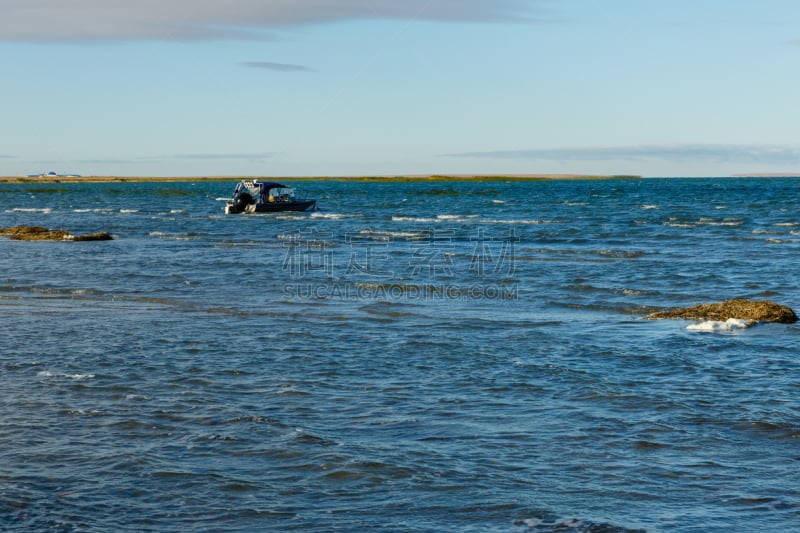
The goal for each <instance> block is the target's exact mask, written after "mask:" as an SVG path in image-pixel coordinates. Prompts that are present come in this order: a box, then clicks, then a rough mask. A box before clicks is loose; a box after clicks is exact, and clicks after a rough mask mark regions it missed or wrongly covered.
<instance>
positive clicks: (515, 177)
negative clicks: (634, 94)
mask: <svg viewBox="0 0 800 533" xmlns="http://www.w3.org/2000/svg"><path fill="white" fill-rule="evenodd" d="M241 179H258V180H262V181H287V182H289V181H353V182H372V183H397V182H423V183H425V182H431V183H435V182H448V181H449V182H464V181H474V182H492V181H558V180H613V179H641V176H628V175H619V176H602V175H579V174H508V175H505V174H497V175H467V174H464V175H461V174H448V175H445V174H441V175H439V174H437V175H430V176H424V175H402V176H238V177H237V176H180V177H177V176H176V177H167V176H83V177H71V176H69V177H67V176H65V177H58V176H43V177H35V178H28V177H17V176H0V183H26V184H27V183H84V182H85V183H125V182H132V183H140V182H156V183H159V182H165V183H169V182H192V181H239V180H241Z"/></svg>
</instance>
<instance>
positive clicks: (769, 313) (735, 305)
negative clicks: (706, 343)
mask: <svg viewBox="0 0 800 533" xmlns="http://www.w3.org/2000/svg"><path fill="white" fill-rule="evenodd" d="M647 318H649V319H661V318H684V319H687V320H719V321H723V322H724V321H726V320H728V319H730V318H736V319H739V320H755V321H758V322H778V323H780V324H794V323H795V322H797V315H796V314H795V313H794V311H792V310H791V309H790V308H788V307H786V306H785V305H780V304H776V303H775V302H770V301H768V300H761V301H756V300H745V299H742V298H735V299H733V300H728V301H726V302H720V303H716V304H702V305H695V306H694V307H684V308H678V309H670V310H669V311H659V312H657V313H653V314H651V315H648V316H647Z"/></svg>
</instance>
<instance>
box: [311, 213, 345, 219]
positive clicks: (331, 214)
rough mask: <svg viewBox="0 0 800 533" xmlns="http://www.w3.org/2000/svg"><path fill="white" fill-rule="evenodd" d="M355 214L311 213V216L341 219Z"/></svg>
mask: <svg viewBox="0 0 800 533" xmlns="http://www.w3.org/2000/svg"><path fill="white" fill-rule="evenodd" d="M349 216H353V215H346V214H344V213H311V218H329V219H331V220H339V219H342V218H347V217H349Z"/></svg>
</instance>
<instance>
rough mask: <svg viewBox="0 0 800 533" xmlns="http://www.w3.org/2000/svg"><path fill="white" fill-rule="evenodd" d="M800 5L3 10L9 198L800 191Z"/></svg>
mask: <svg viewBox="0 0 800 533" xmlns="http://www.w3.org/2000/svg"><path fill="white" fill-rule="evenodd" d="M798 22H800V2H797V0H760V1H758V2H755V1H752V0H602V1H600V0H403V1H402V2H401V1H399V0H0V72H2V74H1V75H0V120H2V125H1V126H0V176H2V175H6V176H13V175H28V174H38V173H40V172H50V171H53V172H57V173H77V174H81V175H117V176H236V175H243V176H270V175H271V176H348V175H358V176H363V175H398V174H538V173H545V174H636V175H643V176H729V175H736V174H747V173H795V174H800V105H798V102H799V101H800V98H798V96H797V94H798V87H800V24H798Z"/></svg>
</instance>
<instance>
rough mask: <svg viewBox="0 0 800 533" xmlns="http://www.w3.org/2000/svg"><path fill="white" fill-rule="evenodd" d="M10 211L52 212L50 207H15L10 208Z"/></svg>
mask: <svg viewBox="0 0 800 533" xmlns="http://www.w3.org/2000/svg"><path fill="white" fill-rule="evenodd" d="M9 212H11V213H45V214H46V213H52V212H53V208H52V207H15V208H14V209H10V210H9Z"/></svg>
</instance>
